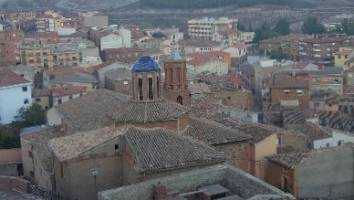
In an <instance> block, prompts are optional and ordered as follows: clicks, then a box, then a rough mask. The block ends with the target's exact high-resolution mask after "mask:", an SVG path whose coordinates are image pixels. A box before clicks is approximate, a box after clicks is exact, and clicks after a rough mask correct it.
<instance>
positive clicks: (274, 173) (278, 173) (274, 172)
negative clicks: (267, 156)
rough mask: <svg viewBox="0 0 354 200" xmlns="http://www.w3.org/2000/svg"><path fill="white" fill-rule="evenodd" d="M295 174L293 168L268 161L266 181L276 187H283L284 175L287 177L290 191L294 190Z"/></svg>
mask: <svg viewBox="0 0 354 200" xmlns="http://www.w3.org/2000/svg"><path fill="white" fill-rule="evenodd" d="M293 174H294V171H293V170H292V169H289V168H284V167H283V166H281V165H278V164H276V163H274V162H271V161H270V162H268V167H267V173H266V182H267V183H269V184H271V185H273V186H274V187H277V188H279V189H282V177H283V176H284V177H287V178H288V182H289V183H288V184H289V186H290V191H291V192H293V187H292V186H293V185H294V184H293Z"/></svg>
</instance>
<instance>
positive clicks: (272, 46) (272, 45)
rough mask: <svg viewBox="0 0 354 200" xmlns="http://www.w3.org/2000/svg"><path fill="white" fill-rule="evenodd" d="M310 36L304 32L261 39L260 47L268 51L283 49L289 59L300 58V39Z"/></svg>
mask: <svg viewBox="0 0 354 200" xmlns="http://www.w3.org/2000/svg"><path fill="white" fill-rule="evenodd" d="M308 38H310V36H309V35H303V34H290V35H286V36H280V37H276V38H271V39H267V40H262V41H260V43H259V48H260V49H261V50H263V51H267V52H272V51H279V50H282V52H283V54H284V55H285V56H286V57H287V58H288V59H290V60H299V41H300V40H302V39H308Z"/></svg>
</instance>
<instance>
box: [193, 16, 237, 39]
mask: <svg viewBox="0 0 354 200" xmlns="http://www.w3.org/2000/svg"><path fill="white" fill-rule="evenodd" d="M237 23H238V20H237V19H229V18H227V17H222V18H219V19H214V18H204V19H192V20H189V21H188V35H189V37H190V38H191V39H199V40H211V39H212V34H213V32H218V31H221V30H227V29H233V28H235V27H237Z"/></svg>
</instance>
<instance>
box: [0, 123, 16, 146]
mask: <svg viewBox="0 0 354 200" xmlns="http://www.w3.org/2000/svg"><path fill="white" fill-rule="evenodd" d="M19 147H20V135H19V134H16V133H15V132H14V131H13V130H11V129H9V128H4V127H0V149H12V148H19Z"/></svg>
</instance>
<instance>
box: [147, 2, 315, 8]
mask: <svg viewBox="0 0 354 200" xmlns="http://www.w3.org/2000/svg"><path fill="white" fill-rule="evenodd" d="M140 2H141V4H143V5H145V6H151V7H157V8H214V7H215V8H216V7H219V6H221V7H222V6H228V5H238V6H240V7H243V6H255V5H260V4H269V5H292V6H301V7H306V6H308V5H309V3H308V2H307V1H304V0H140Z"/></svg>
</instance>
